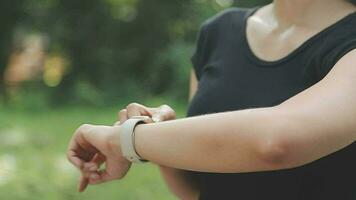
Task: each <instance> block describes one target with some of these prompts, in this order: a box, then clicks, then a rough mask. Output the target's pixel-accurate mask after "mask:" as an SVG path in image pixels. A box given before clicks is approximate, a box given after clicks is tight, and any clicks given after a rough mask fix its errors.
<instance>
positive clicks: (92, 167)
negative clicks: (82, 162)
mask: <svg viewBox="0 0 356 200" xmlns="http://www.w3.org/2000/svg"><path fill="white" fill-rule="evenodd" d="M89 170H90V171H97V170H98V167H97V166H95V165H94V166H91V167H90V168H89Z"/></svg>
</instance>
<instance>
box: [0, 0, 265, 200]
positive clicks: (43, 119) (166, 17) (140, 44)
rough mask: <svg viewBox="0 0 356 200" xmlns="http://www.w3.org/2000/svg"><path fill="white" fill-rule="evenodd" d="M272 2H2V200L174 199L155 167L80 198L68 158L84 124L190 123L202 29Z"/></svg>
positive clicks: (136, 171) (138, 169)
mask: <svg viewBox="0 0 356 200" xmlns="http://www.w3.org/2000/svg"><path fill="white" fill-rule="evenodd" d="M268 2H269V1H268V0H235V1H234V0H145V1H144V0H1V1H0V9H1V12H0V199H1V200H39V199H41V200H42V199H45V200H47V199H48V200H72V199H73V200H74V199H87V200H91V199H92V200H94V199H100V198H101V199H124V200H130V199H144V200H150V199H154V200H160V199H174V197H173V196H172V195H171V194H170V193H169V191H168V189H167V187H166V186H165V185H164V184H163V181H162V179H161V178H160V176H159V171H158V169H157V168H156V167H155V166H153V165H150V164H147V165H140V166H135V167H134V168H133V169H132V170H131V171H130V173H129V175H128V177H127V178H125V179H124V180H122V181H117V182H112V183H108V184H104V185H100V186H95V187H90V188H89V190H88V191H87V192H86V193H84V194H78V193H77V192H76V180H77V178H78V173H77V172H76V171H75V169H74V168H73V167H72V166H70V165H69V164H68V162H67V161H66V157H65V149H66V145H67V142H68V140H69V138H70V136H71V135H72V133H73V131H74V130H75V129H76V128H77V127H78V126H79V125H80V124H82V123H94V124H108V125H109V124H112V123H114V121H115V120H116V112H117V111H118V110H119V109H120V108H122V107H124V106H125V105H127V104H128V103H130V102H139V103H142V104H147V105H150V106H158V105H160V104H169V105H171V106H172V107H173V108H174V109H176V111H177V113H178V115H179V117H184V115H185V112H186V108H187V98H188V84H189V72H190V70H191V64H190V57H191V55H192V52H193V50H194V45H195V40H196V35H197V32H198V30H199V27H200V24H201V23H202V22H203V21H204V20H205V19H207V18H209V17H211V16H213V15H214V14H216V13H217V12H219V11H221V10H223V9H226V8H229V7H234V6H239V7H253V6H257V5H262V4H266V3H268Z"/></svg>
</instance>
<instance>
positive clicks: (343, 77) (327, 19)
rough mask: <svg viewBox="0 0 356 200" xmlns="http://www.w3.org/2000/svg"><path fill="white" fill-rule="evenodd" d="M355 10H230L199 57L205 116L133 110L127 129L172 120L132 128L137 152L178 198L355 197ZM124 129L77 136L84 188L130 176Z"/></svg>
mask: <svg viewBox="0 0 356 200" xmlns="http://www.w3.org/2000/svg"><path fill="white" fill-rule="evenodd" d="M355 11H356V8H355V6H354V5H353V4H352V3H350V2H349V1H345V0H275V1H273V3H272V4H270V5H267V6H265V7H262V8H258V9H251V10H244V9H231V10H228V11H225V12H223V13H221V14H219V15H218V16H216V17H214V18H212V19H210V20H208V21H207V22H206V23H205V24H204V25H203V27H202V29H201V32H200V35H199V40H198V46H197V50H196V52H195V54H194V56H193V59H192V61H193V65H194V73H193V75H192V84H191V94H192V96H194V98H193V99H192V101H191V105H190V108H189V111H188V115H189V116H196V115H199V116H197V117H189V118H186V119H180V120H171V119H174V117H175V115H174V111H173V110H171V109H170V108H169V107H168V106H162V107H160V108H147V107H145V106H142V105H139V104H130V105H129V106H128V107H127V108H126V109H124V110H122V111H121V112H120V114H119V115H120V121H121V123H120V124H122V123H123V122H124V121H126V120H127V119H129V118H131V117H133V116H139V115H146V116H149V117H152V118H159V117H160V120H161V121H166V120H170V121H167V122H160V123H151V124H138V125H136V127H134V128H135V129H134V133H135V135H134V136H135V137H134V149H135V150H136V152H137V153H138V155H139V157H140V158H142V159H146V160H149V161H151V162H152V163H156V164H158V165H160V166H161V171H162V174H163V175H164V177H165V180H166V182H167V184H168V185H169V186H170V188H171V190H172V191H173V192H174V193H175V194H176V195H177V197H179V198H180V199H187V200H190V199H198V198H199V199H201V200H210V199H244V200H256V199H271V200H279V199H280V200H282V199H283V200H285V199H288V200H294V199H298V200H317V199H323V200H325V199H340V200H354V199H356V182H355V180H356V171H355V169H356V144H355V143H354V142H355V139H356V89H355V88H356V87H355V81H356V50H355V49H356V12H355ZM198 82H199V87H198V86H197V85H198V84H197V83H198ZM209 113H217V114H209ZM203 114H207V115H203ZM124 124H125V123H124ZM124 132H125V131H124V128H123V126H122V125H119V126H114V127H108V126H93V125H83V126H81V127H80V128H79V129H78V130H77V131H76V133H75V135H74V136H73V138H72V140H71V143H70V145H69V150H68V158H69V160H70V161H71V162H72V163H73V164H74V165H75V166H77V167H78V168H79V169H80V170H81V172H82V174H83V177H82V179H81V182H80V190H81V191H82V190H84V189H85V187H86V185H87V184H98V183H102V182H105V181H109V180H114V179H120V178H122V177H123V176H124V175H125V173H126V172H127V170H128V169H129V167H130V164H131V163H130V162H129V161H128V160H127V159H125V157H123V155H122V152H121V148H122V142H123V141H122V138H120V134H121V135H122V134H123V133H124ZM120 139H121V141H120ZM120 145H121V146H120ZM103 162H106V164H107V165H106V169H105V171H103V172H101V171H98V168H99V165H100V164H101V163H103Z"/></svg>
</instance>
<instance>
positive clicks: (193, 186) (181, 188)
mask: <svg viewBox="0 0 356 200" xmlns="http://www.w3.org/2000/svg"><path fill="white" fill-rule="evenodd" d="M197 85H198V81H197V78H196V75H195V73H194V71H193V70H192V72H191V77H190V89H189V90H190V91H189V101H190V100H191V99H192V98H193V97H194V95H195V92H196V91H197V88H198V87H197ZM141 115H144V116H149V117H151V118H152V120H153V121H155V122H157V121H167V120H173V119H175V112H174V110H173V109H172V108H170V107H169V106H167V105H163V106H160V107H158V108H150V107H146V106H143V105H140V104H137V103H131V104H130V105H128V106H127V107H126V109H122V110H121V111H120V112H119V120H120V121H119V124H122V123H124V122H125V121H126V120H127V119H129V118H131V117H133V116H141ZM159 168H160V171H161V174H162V176H163V178H164V180H165V182H166V183H167V185H168V187H169V189H170V190H171V191H172V193H173V194H174V195H175V196H177V197H178V198H179V199H182V200H197V199H198V196H199V189H198V180H197V177H196V175H195V174H194V173H193V172H189V171H185V170H180V169H175V168H171V167H166V166H159Z"/></svg>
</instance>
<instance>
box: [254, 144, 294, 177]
mask: <svg viewBox="0 0 356 200" xmlns="http://www.w3.org/2000/svg"><path fill="white" fill-rule="evenodd" d="M257 151H258V153H257V154H258V157H259V158H260V160H261V162H262V163H263V165H265V166H267V169H268V170H278V169H284V168H289V167H291V166H290V147H289V145H288V144H287V143H286V142H285V141H282V140H280V139H278V138H273V139H267V140H265V141H263V142H261V144H260V145H259V147H258V150H257Z"/></svg>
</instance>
